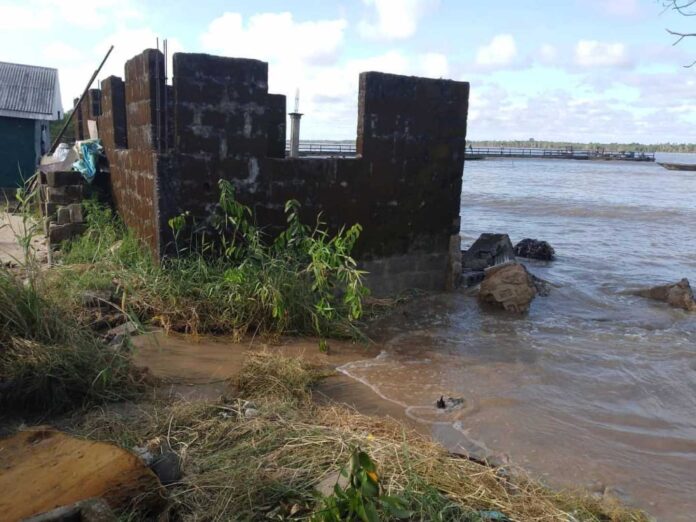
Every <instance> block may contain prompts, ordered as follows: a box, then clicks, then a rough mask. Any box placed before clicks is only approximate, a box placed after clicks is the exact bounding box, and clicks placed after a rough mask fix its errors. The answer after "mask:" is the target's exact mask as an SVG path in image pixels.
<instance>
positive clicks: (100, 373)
mask: <svg viewBox="0 0 696 522" xmlns="http://www.w3.org/2000/svg"><path fill="white" fill-rule="evenodd" d="M139 388H140V385H139V379H138V377H137V376H136V373H135V372H134V371H133V369H132V368H131V365H130V360H129V358H128V355H127V353H124V352H120V351H117V350H111V349H109V348H108V347H107V346H106V345H105V344H104V343H103V342H102V341H101V339H99V338H98V337H97V336H96V335H94V334H93V333H92V332H91V331H90V330H88V329H86V328H84V327H83V326H81V325H79V324H78V323H76V322H75V320H74V319H73V318H72V317H70V315H69V314H67V313H66V312H65V311H64V309H63V308H62V305H61V303H60V302H57V301H54V300H52V298H51V296H50V294H46V293H45V292H44V289H43V288H42V287H41V286H39V282H38V281H36V280H31V279H30V280H27V282H26V283H24V282H22V281H20V280H18V279H17V278H16V277H15V276H14V275H13V274H11V273H10V272H9V271H7V270H4V269H1V268H0V411H3V412H6V411H8V410H15V411H26V410H36V411H40V412H56V411H60V410H65V409H68V408H71V407H79V406H82V405H87V404H93V403H96V402H101V401H105V400H119V399H125V398H129V397H133V396H134V394H136V393H137V391H138V389H139Z"/></svg>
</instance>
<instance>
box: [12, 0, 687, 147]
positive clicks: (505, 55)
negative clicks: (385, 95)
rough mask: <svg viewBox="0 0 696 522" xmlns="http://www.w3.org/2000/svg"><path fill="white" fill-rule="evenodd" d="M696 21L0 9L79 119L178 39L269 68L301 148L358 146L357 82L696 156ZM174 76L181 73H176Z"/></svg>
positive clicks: (330, 5) (559, 132)
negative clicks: (458, 100)
mask: <svg viewBox="0 0 696 522" xmlns="http://www.w3.org/2000/svg"><path fill="white" fill-rule="evenodd" d="M667 28H671V29H674V30H681V31H689V32H696V17H692V18H687V17H682V16H679V15H678V14H676V13H673V12H669V11H665V9H664V8H663V7H662V1H661V0H496V1H494V2H493V1H484V0H294V1H292V2H288V1H284V2H283V1H279V0H247V1H235V0H227V1H222V0H199V1H198V2H191V1H182V0H140V1H136V0H90V1H89V2H85V1H80V0H22V1H18V0H14V1H8V0H0V61H8V62H17V63H28V64H32V65H43V66H48V67H55V68H57V69H58V70H59V77H60V82H61V92H62V97H63V104H64V107H65V108H66V109H68V108H70V107H71V106H72V101H71V100H72V99H73V98H74V97H77V96H79V94H80V93H81V91H82V90H83V89H84V84H85V82H86V81H87V80H88V79H89V77H90V75H91V73H92V72H93V71H94V69H95V68H96V66H97V65H98V63H99V62H100V61H101V58H102V56H103V54H104V53H105V51H106V49H108V47H109V45H110V44H113V45H114V46H115V49H114V52H113V54H112V55H111V57H110V58H109V60H108V62H107V64H106V66H105V67H104V70H103V71H102V73H101V74H100V78H102V79H103V78H105V77H107V76H109V75H111V74H116V75H119V76H123V64H124V62H125V61H126V60H127V59H128V58H130V57H132V56H134V55H135V54H138V53H139V52H141V51H142V50H143V49H145V48H148V47H155V45H156V38H157V37H159V38H160V40H161V39H163V38H167V40H168V44H169V52H170V54H171V53H173V52H179V51H183V52H206V53H211V54H219V55H224V56H233V57H245V58H258V59H261V60H264V61H267V62H268V63H269V91H270V92H275V93H281V94H285V95H287V97H288V108H289V109H291V108H292V106H293V104H294V97H295V92H296V89H299V90H300V111H301V112H303V113H304V114H305V116H304V117H303V120H302V138H303V139H353V138H355V133H356V124H357V91H358V74H359V73H360V72H362V71H369V70H374V71H384V72H391V73H396V74H407V75H417V76H426V77H433V78H448V79H453V80H460V81H468V82H470V83H471V98H470V107H469V126H468V138H469V139H471V140H483V139H525V140H526V139H529V138H535V139H537V140H542V139H547V140H568V141H583V142H584V141H596V142H611V141H618V142H631V141H637V142H643V143H648V142H649V143H657V142H660V143H662V142H696V66H695V67H693V68H690V69H689V68H685V67H684V65H686V64H689V63H692V62H693V61H694V60H696V38H694V39H692V40H685V41H683V42H682V43H681V44H680V45H678V46H673V45H672V44H673V42H674V38H673V37H671V36H670V35H669V34H667V32H666V29H667ZM170 70H171V69H170Z"/></svg>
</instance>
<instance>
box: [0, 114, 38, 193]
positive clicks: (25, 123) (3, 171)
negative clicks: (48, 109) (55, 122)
mask: <svg viewBox="0 0 696 522" xmlns="http://www.w3.org/2000/svg"><path fill="white" fill-rule="evenodd" d="M35 129H36V122H35V121H34V120H27V119H23V118H7V117H4V116H0V187H11V188H14V187H17V186H18V185H19V184H21V183H22V176H23V177H24V179H26V178H28V177H29V176H31V175H32V174H34V170H35V169H36V161H37V158H36V146H35V139H36V133H35ZM20 172H21V174H20Z"/></svg>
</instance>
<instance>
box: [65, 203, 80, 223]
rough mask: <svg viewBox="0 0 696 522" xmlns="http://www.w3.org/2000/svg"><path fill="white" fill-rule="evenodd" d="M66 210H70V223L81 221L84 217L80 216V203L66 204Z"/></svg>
mask: <svg viewBox="0 0 696 522" xmlns="http://www.w3.org/2000/svg"><path fill="white" fill-rule="evenodd" d="M68 210H69V211H70V222H71V223H82V222H83V221H84V218H83V216H82V204H81V203H73V204H71V205H68Z"/></svg>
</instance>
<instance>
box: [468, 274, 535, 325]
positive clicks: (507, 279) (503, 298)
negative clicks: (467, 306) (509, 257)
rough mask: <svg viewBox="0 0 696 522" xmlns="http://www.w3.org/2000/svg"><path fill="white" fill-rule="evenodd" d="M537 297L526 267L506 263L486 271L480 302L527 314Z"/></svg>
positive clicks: (480, 291)
mask: <svg viewBox="0 0 696 522" xmlns="http://www.w3.org/2000/svg"><path fill="white" fill-rule="evenodd" d="M536 295H537V291H536V288H535V286H534V281H533V279H532V276H531V275H530V274H529V272H527V269H526V268H525V267H524V265H522V264H520V263H505V264H503V265H499V266H494V267H492V268H489V269H488V270H486V277H485V278H484V280H483V282H482V283H481V289H480V290H479V301H480V302H482V303H486V304H492V305H496V306H499V307H501V308H504V309H505V310H507V311H509V312H516V313H525V312H527V311H529V305H530V303H531V302H532V300H533V299H534V297H536Z"/></svg>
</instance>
